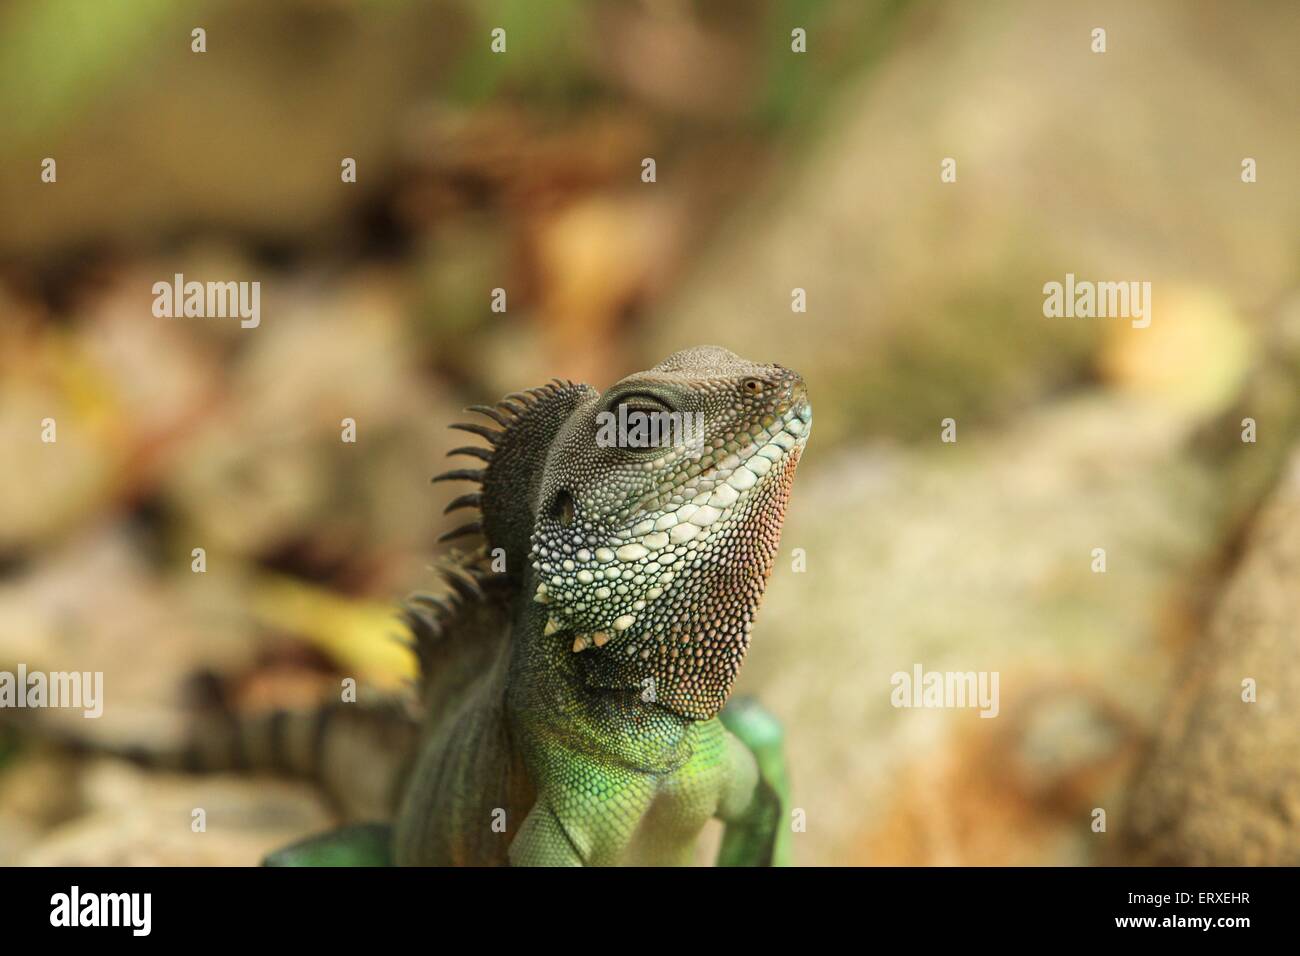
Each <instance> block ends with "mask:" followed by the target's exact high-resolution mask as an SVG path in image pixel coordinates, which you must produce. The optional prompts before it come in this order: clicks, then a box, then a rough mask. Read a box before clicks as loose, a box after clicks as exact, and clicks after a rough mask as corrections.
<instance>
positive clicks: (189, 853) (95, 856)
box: [19, 760, 336, 866]
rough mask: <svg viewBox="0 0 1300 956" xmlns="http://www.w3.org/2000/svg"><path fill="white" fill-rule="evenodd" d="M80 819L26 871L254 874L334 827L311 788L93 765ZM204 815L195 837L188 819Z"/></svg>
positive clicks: (47, 840)
mask: <svg viewBox="0 0 1300 956" xmlns="http://www.w3.org/2000/svg"><path fill="white" fill-rule="evenodd" d="M82 789H83V792H84V795H85V800H86V803H87V810H88V813H87V814H86V815H85V816H82V817H79V818H78V819H76V820H74V821H72V822H69V823H66V824H63V825H62V826H59V827H56V828H55V829H54V830H52V831H51V832H50V833H49V834H48V835H46V836H45V837H44V838H43V839H42V840H41V841H40V843H39V844H38V845H36V846H34V847H32V848H31V849H30V850H29V851H28V852H27V853H26V854H25V855H24V856H23V857H21V858H20V860H19V863H20V864H21V865H26V866H253V865H256V864H257V863H258V862H259V861H260V860H261V859H262V857H263V856H265V855H266V854H267V853H269V852H270V851H272V850H275V849H278V848H279V847H281V846H284V845H286V844H288V843H291V842H293V841H295V840H298V839H301V838H302V837H305V836H307V835H309V834H311V833H314V832H317V831H320V830H325V829H328V828H329V827H331V826H334V825H335V823H336V821H335V818H334V816H333V814H332V813H331V812H330V811H329V810H328V809H327V808H326V807H325V806H324V804H323V802H322V801H321V798H320V797H319V796H318V795H316V794H315V793H314V792H313V790H312V788H311V787H309V786H306V785H302V784H289V783H285V782H283V781H280V780H272V779H256V778H253V779H248V778H236V777H218V776H211V777H191V776H184V775H179V774H165V773H145V772H142V771H139V770H136V769H135V768H133V767H130V766H128V765H127V764H124V763H121V762H120V761H113V760H100V761H96V762H94V763H93V764H92V765H91V766H90V767H89V768H88V769H87V770H86V772H85V775H84V780H83V783H82ZM196 809H202V810H203V811H204V813H205V814H206V824H205V825H206V829H205V830H204V832H198V833H196V832H194V830H193V829H192V823H193V821H194V817H193V812H194V810H196Z"/></svg>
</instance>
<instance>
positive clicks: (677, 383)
mask: <svg viewBox="0 0 1300 956" xmlns="http://www.w3.org/2000/svg"><path fill="white" fill-rule="evenodd" d="M470 410H471V411H473V412H475V413H477V414H480V415H482V416H483V417H484V418H485V419H486V420H487V421H489V422H490V423H491V424H490V425H485V424H481V423H473V422H457V423H455V424H453V425H452V426H451V427H453V428H458V429H461V430H463V431H467V432H470V433H472V434H475V435H477V436H478V437H480V438H481V439H483V442H484V443H483V444H478V445H467V446H462V447H459V448H456V449H453V450H452V451H451V452H449V454H450V455H456V456H469V457H472V458H474V459H476V460H477V461H478V463H480V464H481V465H482V467H481V468H455V469H452V470H451V471H448V472H446V473H444V474H440V475H438V476H436V477H435V478H434V481H435V482H441V481H468V482H471V483H474V484H476V485H477V486H478V487H477V490H474V491H471V492H468V493H465V494H461V495H459V496H457V497H455V498H454V500H452V501H451V502H450V503H449V504H448V505H447V508H446V511H447V512H448V513H451V512H454V511H458V510H463V509H468V510H470V511H472V512H476V514H475V515H474V520H472V521H469V522H468V523H466V524H464V525H462V526H460V527H458V528H456V529H455V530H453V531H451V532H448V533H447V534H445V535H443V536H442V540H444V541H447V542H456V543H463V539H466V538H471V539H472V540H474V541H475V544H474V546H473V547H472V548H470V549H469V550H461V549H459V548H458V547H457V545H456V544H452V546H451V547H452V550H450V553H449V554H447V555H444V556H443V558H442V559H441V561H440V563H439V564H438V570H439V572H440V575H441V577H442V578H443V580H444V582H445V585H446V587H445V589H444V591H445V593H443V594H441V595H437V596H435V595H430V594H420V595H416V596H414V597H413V598H411V599H409V600H408V601H407V602H406V603H405V604H404V605H403V608H402V612H401V617H402V618H403V620H404V621H405V624H406V626H407V629H408V631H409V639H408V641H407V643H408V646H409V647H410V648H411V649H412V651H413V652H414V654H415V657H416V659H417V661H418V665H419V679H418V681H417V689H418V691H417V696H418V701H417V702H416V707H415V710H414V712H412V711H411V710H409V709H403V708H402V707H400V706H396V705H395V703H394V702H393V701H388V700H384V701H380V702H379V703H378V704H374V703H371V702H368V701H363V702H362V703H351V704H344V703H339V702H334V703H332V704H329V705H327V706H325V707H323V708H321V709H320V710H318V711H315V712H312V711H303V712H286V711H277V712H273V713H271V714H270V715H236V714H235V713H233V711H231V710H230V709H229V708H228V707H213V708H209V709H210V710H218V711H220V712H221V713H220V717H221V719H220V720H214V719H213V718H212V714H211V713H209V714H208V715H207V719H205V720H202V721H200V722H198V724H197V725H196V728H195V730H194V731H193V732H192V733H191V738H192V739H191V742H190V744H189V745H188V746H187V747H186V748H184V749H183V751H182V752H181V753H179V754H171V755H170V756H168V757H166V758H165V759H159V757H158V755H156V754H142V753H140V752H138V751H131V752H123V753H122V754H120V755H122V756H126V757H129V758H131V759H134V760H136V761H137V762H143V763H150V764H154V765H157V764H160V763H163V764H167V765H171V766H176V767H180V768H183V769H188V770H214V769H224V768H232V767H233V768H238V769H245V770H247V769H271V770H276V771H279V772H282V773H283V772H287V773H292V774H296V775H298V776H304V777H312V778H315V779H317V780H318V781H319V782H321V783H323V784H324V785H325V787H326V789H327V791H328V792H331V793H332V794H333V795H334V796H335V797H336V799H337V800H338V802H339V803H341V804H342V808H343V809H344V810H345V812H346V815H347V816H349V817H350V818H352V819H364V820H370V821H372V822H368V823H365V824H360V825H357V824H353V825H349V826H344V827H340V828H339V829H337V830H334V831H330V832H328V833H325V834H320V835H317V836H313V837H309V838H308V839H306V840H303V841H300V842H298V843H296V844H294V845H292V846H289V847H286V848H283V849H281V850H279V851H276V852H274V853H272V854H271V855H270V856H268V857H267V858H266V860H265V861H264V862H266V863H267V864H269V865H277V866H284V865H373V864H388V863H396V864H400V865H449V864H450V865H517V866H520V865H610V864H654V865H663V864H686V863H690V862H692V860H693V857H694V854H695V848H696V844H697V842H698V840H699V837H700V834H701V832H702V831H703V829H704V827H705V825H706V824H707V823H708V822H709V821H710V820H711V819H713V818H717V819H719V820H721V821H722V824H723V827H724V829H723V836H722V841H721V845H720V848H719V851H718V854H717V862H718V863H719V864H723V865H767V864H784V863H788V862H789V857H790V847H789V844H790V831H789V828H788V826H787V825H785V822H784V821H785V818H786V817H787V816H788V814H789V810H790V808H789V801H790V795H789V783H788V779H787V774H786V770H785V762H784V754H783V739H782V737H783V734H782V728H781V725H780V723H779V722H778V721H777V720H776V719H775V718H774V717H773V716H772V715H771V714H769V713H768V712H767V711H766V710H764V709H763V708H762V707H761V706H759V705H758V704H757V703H756V702H754V701H752V700H734V701H730V702H729V697H730V694H731V689H732V685H733V683H734V680H735V678H736V675H737V672H738V671H739V668H740V666H741V663H742V662H743V659H744V656H745V652H746V650H747V648H748V645H749V639H750V630H751V627H752V624H753V621H754V616H755V613H756V611H757V609H758V606H759V603H760V600H761V598H762V595H763V591H764V589H765V586H766V583H767V579H768V577H769V575H770V572H771V569H772V565H773V562H774V560H775V556H776V552H777V547H778V544H779V537H780V531H781V525H782V522H783V519H784V514H785V508H786V504H787V501H788V499H789V496H790V492H791V487H792V483H793V479H794V473H795V469H796V466H797V465H798V462H799V459H800V457H801V455H802V452H803V449H804V447H805V444H806V442H807V439H808V435H809V432H810V430H811V424H812V407H811V404H810V403H809V401H808V397H807V389H806V386H805V384H804V382H803V379H802V378H801V377H800V376H799V375H798V374H797V373H796V372H793V371H791V370H789V369H786V368H783V367H781V366H779V365H758V364H754V363H751V362H748V361H746V360H744V359H742V358H740V357H738V356H737V355H735V354H733V353H731V352H730V351H728V350H726V349H723V348H719V347H716V346H703V347H698V348H693V349H687V350H685V351H681V352H677V353H675V354H673V355H671V356H669V357H668V358H667V359H665V360H664V361H663V362H661V363H660V364H659V365H656V366H655V367H653V368H651V369H649V370H647V371H644V372H638V373H635V374H633V375H629V376H627V377H626V378H624V379H622V380H621V381H619V382H618V383H616V384H615V385H613V386H611V387H610V388H609V389H607V390H606V392H605V393H604V394H601V393H599V392H597V391H596V389H594V388H592V387H591V386H589V385H585V384H578V383H574V382H570V381H567V380H562V379H556V380H553V381H552V382H550V383H548V384H546V385H543V386H541V387H539V388H534V389H530V390H528V391H524V392H516V393H512V394H511V395H508V396H506V397H505V398H504V399H502V400H501V401H500V402H498V403H497V404H495V405H491V406H488V405H476V406H470ZM630 413H640V414H642V415H644V416H647V417H650V416H654V415H656V414H660V415H662V414H663V413H668V414H669V415H677V416H679V418H678V420H679V421H687V422H694V423H696V429H695V433H694V434H692V435H690V436H689V437H690V438H691V440H690V441H687V440H685V438H686V436H685V435H684V434H683V432H682V431H680V430H679V431H678V432H677V433H676V434H675V435H673V433H672V432H669V433H668V435H669V436H670V437H671V441H659V442H652V443H649V444H648V445H647V444H645V443H634V442H619V441H613V442H611V441H607V440H601V437H602V436H601V426H602V423H605V422H608V421H609V420H610V419H611V417H612V418H614V419H618V418H619V416H620V415H622V416H623V418H622V419H621V420H623V421H625V420H626V419H627V417H628V416H629V414H630ZM97 749H99V750H105V749H110V748H103V747H100V748H97ZM374 821H378V822H374Z"/></svg>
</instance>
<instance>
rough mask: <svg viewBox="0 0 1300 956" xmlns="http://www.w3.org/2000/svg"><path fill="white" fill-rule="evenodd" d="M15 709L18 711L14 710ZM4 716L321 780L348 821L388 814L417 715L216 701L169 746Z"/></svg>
mask: <svg viewBox="0 0 1300 956" xmlns="http://www.w3.org/2000/svg"><path fill="white" fill-rule="evenodd" d="M9 713H10V714H12V715H16V714H17V713H18V712H14V711H10V712H9ZM6 723H7V724H8V725H9V726H11V727H14V728H16V729H18V730H19V732H20V733H21V734H22V735H23V736H25V737H28V738H30V739H33V740H36V741H38V742H47V743H49V744H52V745H54V746H55V747H58V748H59V749H62V750H67V751H70V752H72V753H77V754H86V755H103V756H110V757H117V758H119V759H123V760H128V761H130V762H131V763H134V764H136V765H138V766H141V767H146V768H150V769H159V770H172V771H178V772H183V773H221V772H244V773H274V774H279V775H282V776H287V777H293V778H298V779H303V780H309V781H312V782H314V783H316V784H317V785H318V786H320V788H321V789H322V790H323V791H324V792H325V794H326V795H327V796H328V797H329V798H330V799H331V800H332V801H333V802H334V803H335V804H336V806H337V808H338V810H339V812H340V814H341V815H342V816H343V817H344V818H345V819H347V820H367V821H374V820H391V819H392V818H393V816H394V814H395V812H396V808H397V805H398V803H399V802H400V801H401V797H402V786H403V784H404V782H405V779H406V774H407V772H408V770H409V767H410V764H411V762H412V760H413V758H414V752H415V746H416V742H417V739H418V735H419V724H418V722H417V721H416V720H415V719H414V718H413V717H412V716H411V715H410V714H409V713H408V712H407V710H406V708H405V706H404V705H403V704H402V703H401V702H399V701H396V700H384V701H377V702H374V703H345V702H343V701H338V700H335V701H331V702H328V703H325V704H323V705H321V706H319V707H317V708H315V709H310V710H267V711H262V712H253V713H237V712H235V711H233V710H232V709H230V708H229V707H227V706H225V705H224V704H222V703H220V702H218V701H211V702H207V703H205V706H203V707H202V708H201V709H200V710H198V711H197V713H196V714H195V715H194V718H193V720H192V722H191V726H190V728H189V730H188V732H187V734H186V735H185V739H184V741H183V743H182V744H181V745H179V746H177V747H172V748H163V749H158V748H152V749H151V748H148V747H144V746H140V745H137V744H131V745H123V744H118V743H113V742H101V741H99V740H93V739H88V738H87V737H85V736H84V735H79V734H76V733H74V732H72V731H69V730H67V729H66V728H65V726H64V725H62V724H60V725H55V724H54V723H53V722H50V721H35V722H31V723H29V722H27V721H21V722H20V721H17V720H9V721H6Z"/></svg>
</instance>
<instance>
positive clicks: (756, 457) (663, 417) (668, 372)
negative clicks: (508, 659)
mask: <svg viewBox="0 0 1300 956" xmlns="http://www.w3.org/2000/svg"><path fill="white" fill-rule="evenodd" d="M811 425H812V406H811V405H810V404H809V402H808V398H807V391H806V388H805V386H804V382H803V379H802V378H800V376H799V375H798V374H797V373H796V372H793V371H791V370H789V369H786V368H783V367H781V366H779V365H756V364H754V363H752V362H748V361H745V360H744V359H742V358H740V357H739V356H737V355H735V354H733V353H731V352H729V351H727V350H726V349H722V348H717V347H713V346H705V347H700V348H694V349H689V350H686V351H683V352H678V353H676V354H674V355H672V356H670V357H669V358H668V359H666V360H665V361H664V362H662V363H661V364H659V365H657V366H655V367H654V368H652V369H650V370H649V371H646V372H638V373H636V374H635V375H630V376H628V377H627V378H625V379H623V380H622V381H621V382H618V383H617V384H615V385H613V386H612V387H610V388H609V389H608V390H607V391H606V392H605V393H604V395H599V396H598V395H595V394H594V393H591V395H590V396H589V398H587V400H584V401H581V402H579V403H577V404H576V405H575V407H573V408H572V410H571V412H570V414H569V415H568V417H567V420H566V421H565V422H564V423H563V425H562V426H560V427H559V428H558V430H557V431H556V433H555V436H554V441H553V443H552V444H551V446H550V448H549V451H548V453H547V455H546V459H545V464H544V466H543V467H542V470H541V476H540V482H539V486H538V488H537V494H536V496H535V497H534V499H533V500H534V502H535V505H536V511H535V514H534V516H533V529H532V536H531V560H532V566H533V568H534V570H535V572H536V581H537V586H536V591H535V594H534V600H536V601H538V602H539V603H541V604H544V605H545V606H546V610H547V612H548V621H547V624H546V627H545V634H544V635H543V639H544V640H557V641H563V642H565V643H566V645H568V646H570V647H571V652H572V653H575V654H576V655H578V656H577V661H576V663H577V666H578V667H579V669H580V671H581V673H582V675H583V678H584V680H585V681H586V683H587V684H588V685H590V686H594V687H606V688H636V689H639V690H641V691H642V696H643V698H645V697H648V694H653V695H654V699H655V700H657V701H658V702H659V703H661V704H662V705H663V706H665V707H667V708H669V709H671V710H674V711H676V712H678V713H681V714H684V715H686V716H690V717H694V718H699V719H703V718H707V717H711V716H713V715H714V714H716V713H717V711H718V710H720V709H721V707H722V705H723V704H724V703H725V702H726V699H727V696H728V695H729V694H730V692H731V687H732V683H733V681H734V679H735V676H736V673H737V671H738V670H739V668H740V665H741V663H742V661H743V660H744V655H745V651H746V649H747V648H748V646H749V632H750V627H751V625H752V623H753V619H754V614H755V612H756V611H757V608H758V604H759V601H760V599H761V598H762V594H763V589H764V587H765V585H766V583H767V578H768V575H769V573H770V572H771V569H772V563H773V561H774V559H775V556H776V550H777V544H778V541H779V538H780V532H781V523H782V520H783V518H784V516H785V507H786V502H787V500H788V498H789V495H790V488H791V484H792V482H793V479H794V472H795V467H796V465H797V464H798V462H799V457H800V455H801V453H802V451H803V448H804V445H805V443H806V442H807V440H808V433H809V430H810V428H811ZM647 692H648V693H647Z"/></svg>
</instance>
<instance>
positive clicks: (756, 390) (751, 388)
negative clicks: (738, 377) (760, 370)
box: [744, 378, 764, 395]
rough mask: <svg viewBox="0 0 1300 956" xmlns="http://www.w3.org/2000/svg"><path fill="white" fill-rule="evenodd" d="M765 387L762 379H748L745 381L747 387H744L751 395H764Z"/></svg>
mask: <svg viewBox="0 0 1300 956" xmlns="http://www.w3.org/2000/svg"><path fill="white" fill-rule="evenodd" d="M763 386H764V382H763V380H762V379H761V378H747V379H745V385H744V388H745V391H746V392H748V393H749V394H750V395H762V394H763Z"/></svg>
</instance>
